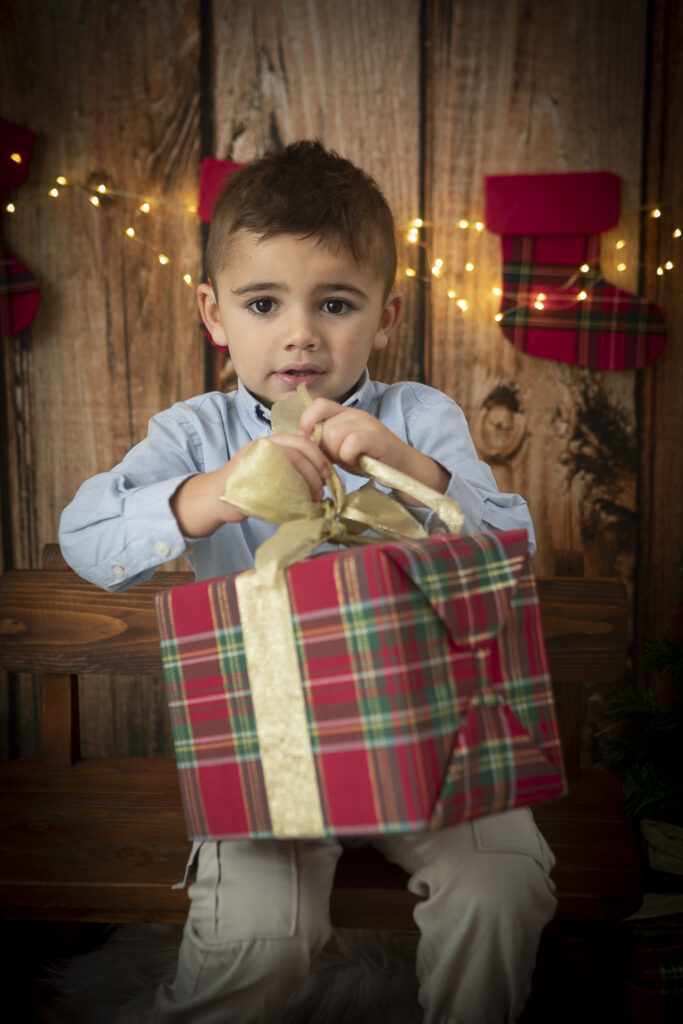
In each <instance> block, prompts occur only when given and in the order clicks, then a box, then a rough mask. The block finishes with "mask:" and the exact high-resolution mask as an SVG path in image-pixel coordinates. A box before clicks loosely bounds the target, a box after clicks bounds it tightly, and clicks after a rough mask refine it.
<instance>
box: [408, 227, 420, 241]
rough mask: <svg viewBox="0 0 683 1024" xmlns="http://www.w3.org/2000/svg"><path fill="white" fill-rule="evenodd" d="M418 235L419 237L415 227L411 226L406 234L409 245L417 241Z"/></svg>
mask: <svg viewBox="0 0 683 1024" xmlns="http://www.w3.org/2000/svg"><path fill="white" fill-rule="evenodd" d="M418 237H419V232H418V230H417V228H411V229H410V231H409V232H408V234H407V235H406V238H407V240H408V241H409V242H410V243H411V245H414V244H415V242H417V239H418Z"/></svg>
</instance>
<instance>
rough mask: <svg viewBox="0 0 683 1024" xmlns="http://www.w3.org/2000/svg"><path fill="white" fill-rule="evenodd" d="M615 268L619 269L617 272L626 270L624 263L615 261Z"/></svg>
mask: <svg viewBox="0 0 683 1024" xmlns="http://www.w3.org/2000/svg"><path fill="white" fill-rule="evenodd" d="M617 270H618V271H619V273H621V271H622V270H626V264H625V263H617Z"/></svg>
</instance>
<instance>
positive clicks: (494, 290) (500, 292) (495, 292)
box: [491, 286, 503, 297]
mask: <svg viewBox="0 0 683 1024" xmlns="http://www.w3.org/2000/svg"><path fill="white" fill-rule="evenodd" d="M491 291H492V292H493V294H494V295H498V296H499V297H500V296H501V295H502V294H503V289H502V288H498V287H497V286H496V287H495V288H492V289H491Z"/></svg>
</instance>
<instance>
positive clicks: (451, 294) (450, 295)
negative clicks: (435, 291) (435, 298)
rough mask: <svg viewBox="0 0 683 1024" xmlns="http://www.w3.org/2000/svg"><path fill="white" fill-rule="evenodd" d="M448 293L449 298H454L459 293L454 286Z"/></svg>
mask: <svg viewBox="0 0 683 1024" xmlns="http://www.w3.org/2000/svg"><path fill="white" fill-rule="evenodd" d="M446 294H447V295H448V298H449V299H454V298H455V296H456V295H457V294H458V293H457V292H454V291H453V289H452V288H449V289H448V291H447V292H446Z"/></svg>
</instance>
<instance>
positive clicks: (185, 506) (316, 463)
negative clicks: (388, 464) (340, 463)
mask: <svg viewBox="0 0 683 1024" xmlns="http://www.w3.org/2000/svg"><path fill="white" fill-rule="evenodd" d="M267 440H268V441H270V443H271V444H276V445H278V446H279V447H280V448H282V450H283V451H284V452H285V454H286V455H287V457H288V458H289V461H290V462H291V463H292V465H293V467H294V469H296V471H297V472H298V473H299V474H300V476H302V477H303V479H304V480H305V481H306V483H307V484H308V487H309V489H310V492H311V497H312V498H313V500H314V501H320V500H321V499H322V496H323V489H324V487H325V481H326V478H327V475H328V473H329V467H328V464H327V461H326V459H325V456H324V455H323V453H322V452H321V450H320V448H319V447H318V445H317V444H314V443H313V441H311V439H310V438H307V437H302V436H301V435H299V434H276V435H274V436H272V437H269V438H268V439H267ZM253 443H254V442H253V441H250V442H249V443H248V444H246V445H245V446H244V448H241V449H240V451H239V452H237V454H236V455H234V456H233V457H232V458H231V459H230V461H229V462H226V464H225V465H224V466H221V468H220V469H217V470H214V471H213V472H211V473H198V474H197V475H196V476H191V477H189V478H188V479H187V480H185V481H184V483H182V484H181V485H180V487H179V488H178V490H177V491H176V492H175V494H174V495H173V497H172V498H171V510H172V512H173V514H174V515H175V517H176V520H177V522H178V526H179V528H180V531H181V533H182V534H183V536H184V537H190V538H192V537H208V536H209V535H210V534H212V533H214V532H215V531H216V530H217V529H218V528H219V526H223V524H224V523H239V522H241V521H242V520H243V519H246V518H247V517H246V516H245V515H244V513H243V512H240V510H239V509H237V508H235V506H234V505H229V504H226V502H224V501H220V496H221V494H222V493H223V491H224V489H225V484H226V482H227V480H228V478H229V477H230V474H231V473H232V471H233V469H234V467H235V465H236V463H237V462H238V461H239V460H240V459H241V458H243V457H244V454H245V452H246V451H247V450H248V449H249V448H250V447H251V445H252V444H253Z"/></svg>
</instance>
